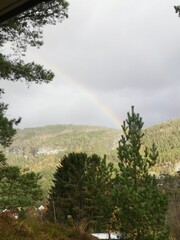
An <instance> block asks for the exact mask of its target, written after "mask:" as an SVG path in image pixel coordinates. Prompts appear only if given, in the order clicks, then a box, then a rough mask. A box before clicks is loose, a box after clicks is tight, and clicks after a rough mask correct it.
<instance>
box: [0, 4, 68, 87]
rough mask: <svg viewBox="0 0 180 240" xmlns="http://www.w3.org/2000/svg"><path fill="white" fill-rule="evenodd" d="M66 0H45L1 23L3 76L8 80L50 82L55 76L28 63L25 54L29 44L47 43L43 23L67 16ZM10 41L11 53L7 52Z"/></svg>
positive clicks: (0, 55)
mask: <svg viewBox="0 0 180 240" xmlns="http://www.w3.org/2000/svg"><path fill="white" fill-rule="evenodd" d="M67 8H68V3H67V2H66V1H65V0H52V1H48V2H42V3H40V4H38V5H37V6H35V7H34V8H32V9H29V10H27V11H25V12H23V13H21V14H19V15H17V16H15V17H14V18H12V19H10V20H8V21H6V22H4V23H2V24H0V47H1V51H0V78H1V79H4V80H8V81H18V80H25V81H26V82H27V83H28V84H30V83H32V82H35V83H42V82H45V83H48V82H49V81H51V80H52V79H53V77H54V74H53V73H52V72H51V71H50V70H46V69H44V68H43V66H41V65H40V64H36V63H34V62H30V63H27V62H25V60H24V58H23V57H24V55H25V52H26V50H27V47H28V46H30V47H38V48H39V47H40V46H42V45H43V41H42V37H43V31H42V29H43V26H45V25H48V24H56V22H58V21H62V20H63V19H64V18H66V17H68V15H67ZM7 43H8V52H7V51H6V48H7Z"/></svg>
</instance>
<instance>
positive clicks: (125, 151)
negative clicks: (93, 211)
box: [117, 107, 168, 240]
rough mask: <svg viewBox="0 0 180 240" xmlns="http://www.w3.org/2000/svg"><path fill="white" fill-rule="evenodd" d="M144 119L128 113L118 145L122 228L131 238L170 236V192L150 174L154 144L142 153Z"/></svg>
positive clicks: (156, 153) (119, 208) (155, 155)
mask: <svg viewBox="0 0 180 240" xmlns="http://www.w3.org/2000/svg"><path fill="white" fill-rule="evenodd" d="M142 127H143V122H142V119H141V118H140V116H139V114H136V113H135V112H134V108H133V107H132V111H131V113H128V115H127V119H126V121H124V122H123V125H122V129H123V133H124V135H122V136H121V139H120V141H119V147H118V157H119V175H118V176H117V178H118V181H119V189H117V199H118V203H117V207H118V212H117V219H118V221H119V223H120V228H119V231H120V232H121V233H123V234H124V235H125V239H129V240H151V239H152V240H155V239H158V240H163V239H168V232H167V230H166V226H165V216H166V215H165V214H166V211H167V207H168V199H167V196H166V195H165V194H164V193H162V192H161V191H160V190H159V189H158V186H157V180H156V178H155V177H154V176H151V175H149V171H148V170H149V169H150V167H152V166H154V165H155V163H156V159H157V157H158V152H157V149H156V147H155V145H154V144H153V145H152V147H151V148H150V150H148V149H147V148H144V153H143V154H142V151H141V145H142V141H141V140H142V138H143V135H144V134H143V132H142Z"/></svg>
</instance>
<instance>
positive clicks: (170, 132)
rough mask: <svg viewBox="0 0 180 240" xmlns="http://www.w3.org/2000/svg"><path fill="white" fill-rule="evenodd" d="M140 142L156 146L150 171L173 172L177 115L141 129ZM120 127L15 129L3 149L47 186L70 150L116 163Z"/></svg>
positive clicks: (177, 159)
mask: <svg viewBox="0 0 180 240" xmlns="http://www.w3.org/2000/svg"><path fill="white" fill-rule="evenodd" d="M144 132H145V136H144V139H143V144H144V145H146V146H151V144H152V143H153V142H155V144H156V145H157V147H158V151H159V158H158V163H157V166H156V168H155V169H153V171H155V172H162V171H163V172H173V171H174V169H175V167H176V166H178V164H179V163H180V119H175V120H171V121H167V122H164V123H161V124H158V125H155V126H152V127H150V128H147V129H145V130H144ZM121 134H122V133H121V131H120V130H117V129H113V128H106V127H98V126H88V125H72V124H68V125H48V126H43V127H37V128H25V129H22V130H21V129H20V130H18V132H17V134H16V136H15V137H14V142H13V144H12V145H11V146H10V147H9V148H8V149H7V150H6V153H7V154H6V155H7V157H8V162H9V163H10V164H15V165H19V166H21V167H22V168H30V169H32V170H34V171H36V172H41V173H42V174H43V177H44V180H42V181H45V180H46V182H47V179H49V180H48V183H46V188H48V186H49V182H50V179H52V176H53V173H54V171H55V168H56V166H57V164H59V162H60V159H61V158H62V156H63V155H65V154H67V153H69V152H73V151H75V152H80V151H81V152H86V153H88V154H93V153H96V154H98V155H100V156H103V155H104V154H106V155H107V160H108V161H111V162H114V163H115V164H116V165H117V150H116V148H117V146H118V140H119V139H120V136H121Z"/></svg>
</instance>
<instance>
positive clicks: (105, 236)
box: [91, 233, 121, 240]
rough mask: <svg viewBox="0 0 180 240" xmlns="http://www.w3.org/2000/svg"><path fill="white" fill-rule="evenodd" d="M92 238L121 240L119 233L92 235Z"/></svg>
mask: <svg viewBox="0 0 180 240" xmlns="http://www.w3.org/2000/svg"><path fill="white" fill-rule="evenodd" d="M91 235H92V236H94V237H96V238H99V239H101V240H104V239H112V240H113V239H121V234H120V233H110V234H109V233H92V234H91Z"/></svg>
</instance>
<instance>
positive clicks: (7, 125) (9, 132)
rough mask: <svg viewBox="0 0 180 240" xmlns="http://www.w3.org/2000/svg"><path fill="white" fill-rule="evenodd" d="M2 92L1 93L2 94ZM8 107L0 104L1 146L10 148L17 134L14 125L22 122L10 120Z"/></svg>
mask: <svg viewBox="0 0 180 240" xmlns="http://www.w3.org/2000/svg"><path fill="white" fill-rule="evenodd" d="M1 93H2V92H0V94H1ZM0 97H1V96H0ZM7 108H8V105H6V104H4V103H0V145H2V146H3V147H8V146H9V145H10V144H11V143H12V138H13V136H14V135H15V133H16V130H15V129H14V125H17V124H18V123H19V122H20V119H18V120H16V119H11V120H9V119H8V118H7V117H6V116H5V113H6V110H7Z"/></svg>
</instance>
